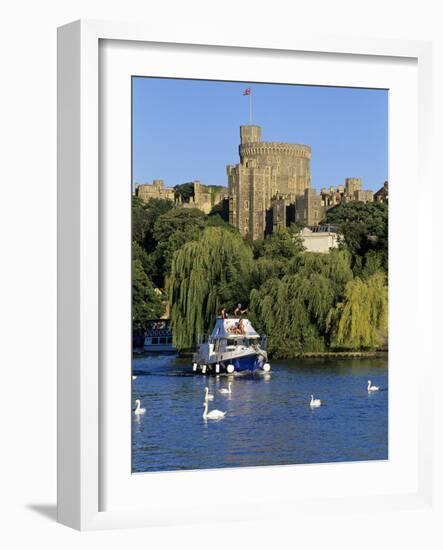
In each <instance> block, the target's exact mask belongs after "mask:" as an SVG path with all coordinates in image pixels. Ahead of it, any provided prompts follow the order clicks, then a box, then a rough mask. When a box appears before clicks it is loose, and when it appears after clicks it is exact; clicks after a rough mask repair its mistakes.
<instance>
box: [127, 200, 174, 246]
mask: <svg viewBox="0 0 443 550" xmlns="http://www.w3.org/2000/svg"><path fill="white" fill-rule="evenodd" d="M173 206H174V204H173V202H172V201H170V200H168V199H150V200H149V201H148V202H147V203H145V202H144V201H142V200H141V199H140V198H139V197H132V240H134V241H136V242H137V243H138V244H139V245H140V246H142V247H143V248H144V249H145V250H146V252H148V253H149V252H152V251H153V250H154V249H155V247H156V245H157V242H158V241H157V240H156V239H155V238H154V235H153V230H154V225H155V223H156V221H157V219H158V218H159V217H160V216H161V215H162V214H165V213H166V212H168V211H170V210H171V209H172V208H173Z"/></svg>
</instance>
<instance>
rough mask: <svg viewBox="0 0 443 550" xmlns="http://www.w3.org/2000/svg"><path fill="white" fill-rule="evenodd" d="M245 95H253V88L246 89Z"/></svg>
mask: <svg viewBox="0 0 443 550" xmlns="http://www.w3.org/2000/svg"><path fill="white" fill-rule="evenodd" d="M243 95H251V88H246V90H245V91H244V92H243Z"/></svg>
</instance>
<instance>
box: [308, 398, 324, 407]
mask: <svg viewBox="0 0 443 550" xmlns="http://www.w3.org/2000/svg"><path fill="white" fill-rule="evenodd" d="M309 404H310V405H311V407H312V408H313V409H315V408H316V407H321V401H320V399H314V396H313V395H311V402H310V403H309Z"/></svg>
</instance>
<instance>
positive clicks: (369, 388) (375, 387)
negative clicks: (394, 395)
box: [368, 380, 380, 391]
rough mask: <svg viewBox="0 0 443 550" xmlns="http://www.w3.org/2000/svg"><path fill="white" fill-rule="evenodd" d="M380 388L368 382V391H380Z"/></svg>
mask: <svg viewBox="0 0 443 550" xmlns="http://www.w3.org/2000/svg"><path fill="white" fill-rule="evenodd" d="M379 389H380V388H379V387H378V386H373V385H372V383H371V381H370V380H368V391H378V390H379Z"/></svg>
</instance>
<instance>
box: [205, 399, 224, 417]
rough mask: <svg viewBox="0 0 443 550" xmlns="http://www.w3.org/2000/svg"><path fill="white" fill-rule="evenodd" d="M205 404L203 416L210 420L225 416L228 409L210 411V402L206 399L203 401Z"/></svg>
mask: <svg viewBox="0 0 443 550" xmlns="http://www.w3.org/2000/svg"><path fill="white" fill-rule="evenodd" d="M203 406H204V408H205V410H204V411H203V418H204V419H205V420H206V419H208V418H209V420H219V419H220V418H224V416H225V414H226V411H225V412H223V411H219V410H217V409H213V410H212V411H209V412H208V402H207V401H205V402H204V403H203Z"/></svg>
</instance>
